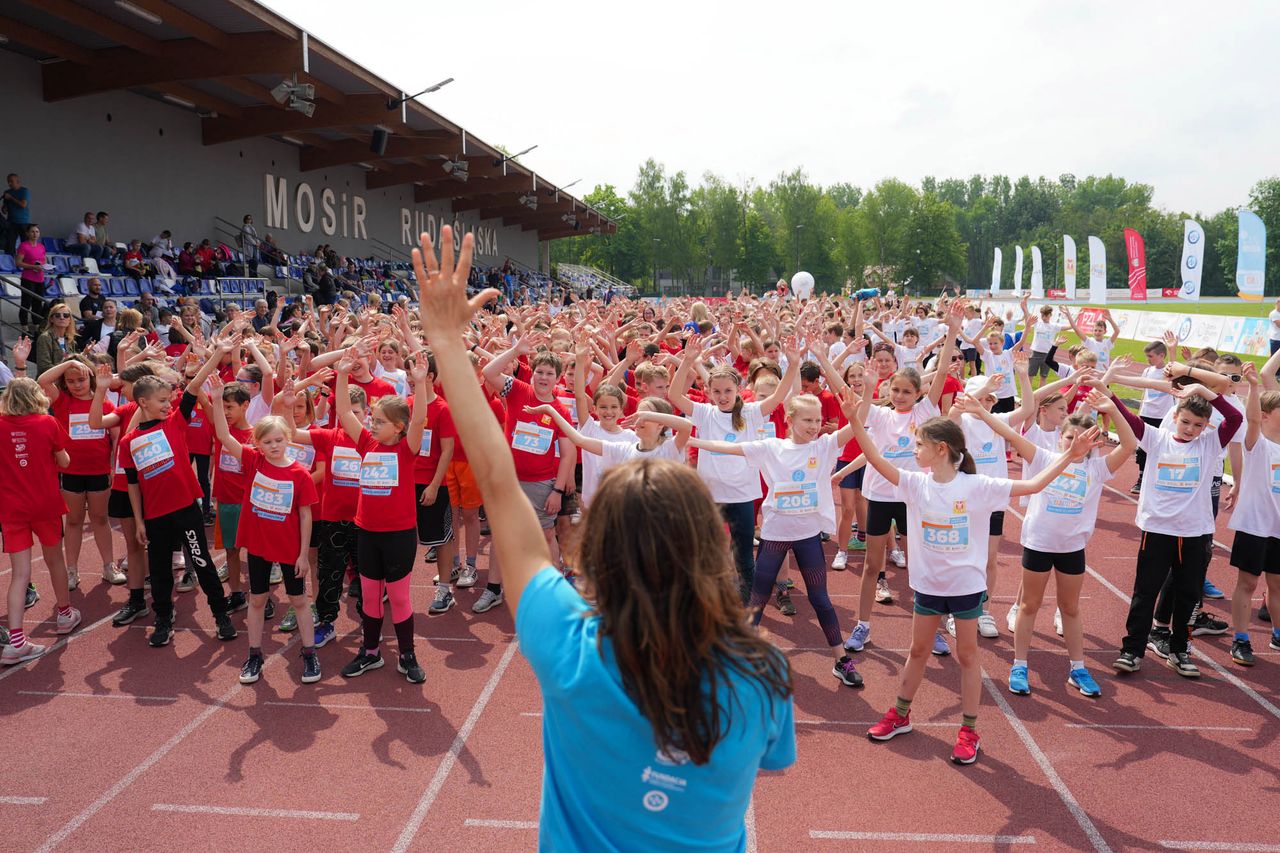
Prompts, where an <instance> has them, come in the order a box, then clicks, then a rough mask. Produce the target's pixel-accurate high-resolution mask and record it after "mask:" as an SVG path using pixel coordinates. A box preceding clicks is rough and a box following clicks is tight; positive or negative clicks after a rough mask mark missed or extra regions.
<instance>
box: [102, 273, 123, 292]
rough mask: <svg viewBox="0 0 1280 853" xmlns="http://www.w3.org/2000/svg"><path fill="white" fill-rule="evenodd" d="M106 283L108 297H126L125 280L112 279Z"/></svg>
mask: <svg viewBox="0 0 1280 853" xmlns="http://www.w3.org/2000/svg"><path fill="white" fill-rule="evenodd" d="M106 283H107V295H108V296H124V294H125V289H124V279H121V278H115V277H112V278H109V279H107V282H106Z"/></svg>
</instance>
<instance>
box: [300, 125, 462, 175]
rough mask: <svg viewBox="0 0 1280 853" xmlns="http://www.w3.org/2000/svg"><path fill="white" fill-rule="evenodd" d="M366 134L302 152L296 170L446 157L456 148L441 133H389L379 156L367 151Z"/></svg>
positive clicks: (450, 137) (449, 139)
mask: <svg viewBox="0 0 1280 853" xmlns="http://www.w3.org/2000/svg"><path fill="white" fill-rule="evenodd" d="M369 144H370V140H369V136H368V134H365V135H364V136H363V138H361V137H357V138H354V139H349V140H343V141H341V142H335V143H334V144H333V145H331V146H330V147H329V149H328V150H327V151H311V150H305V149H304V150H303V152H302V157H301V158H300V161H299V162H300V166H299V169H300V170H301V171H303V172H314V171H315V170H316V169H327V168H329V167H331V166H346V165H350V164H352V163H376V162H378V161H380V160H390V159H394V158H401V157H425V156H439V157H448V156H449V155H450V154H451V153H452V152H453V151H456V150H457V148H458V142H457V138H456V137H453V136H452V135H450V134H445V133H443V132H442V133H441V134H440V135H439V136H433V137H428V138H423V137H422V136H417V137H413V136H400V135H397V134H394V133H393V134H392V135H391V137H390V138H389V139H388V140H387V150H386V153H385V154H383V155H381V156H379V155H377V154H375V153H373V151H372V150H371V149H370V148H369Z"/></svg>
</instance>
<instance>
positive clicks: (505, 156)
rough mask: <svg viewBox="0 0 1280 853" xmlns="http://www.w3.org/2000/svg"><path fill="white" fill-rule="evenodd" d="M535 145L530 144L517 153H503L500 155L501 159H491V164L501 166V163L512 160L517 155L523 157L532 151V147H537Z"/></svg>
mask: <svg viewBox="0 0 1280 853" xmlns="http://www.w3.org/2000/svg"><path fill="white" fill-rule="evenodd" d="M537 147H538V146H536V145H530V146H529V147H528V148H526V149H524V150H523V151H521V152H520V153H519V154H503V155H502V159H501V160H494V161H493V165H494V166H501V165H502V164H503V163H505V162H507V161H508V160H514V159H516V158H517V157H523V156H524V155H525V154H528V153H529V152H530V151H532V150H533V149H535V148H537Z"/></svg>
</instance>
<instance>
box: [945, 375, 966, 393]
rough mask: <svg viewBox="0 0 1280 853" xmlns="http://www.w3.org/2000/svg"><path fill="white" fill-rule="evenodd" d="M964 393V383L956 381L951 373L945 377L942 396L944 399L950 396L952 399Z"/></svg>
mask: <svg viewBox="0 0 1280 853" xmlns="http://www.w3.org/2000/svg"><path fill="white" fill-rule="evenodd" d="M963 393H964V383H963V382H961V381H960V380H959V379H956V378H955V377H954V376H952V375H951V374H950V373H948V374H947V375H946V376H945V377H943V380H942V396H943V397H945V396H947V395H948V394H950V395H952V397H956V396H959V395H960V394H963Z"/></svg>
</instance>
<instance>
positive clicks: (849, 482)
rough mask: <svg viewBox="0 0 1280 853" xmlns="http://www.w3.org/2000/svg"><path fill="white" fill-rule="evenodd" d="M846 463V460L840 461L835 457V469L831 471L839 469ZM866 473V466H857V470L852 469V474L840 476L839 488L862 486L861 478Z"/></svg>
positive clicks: (856, 488) (854, 488) (855, 488)
mask: <svg viewBox="0 0 1280 853" xmlns="http://www.w3.org/2000/svg"><path fill="white" fill-rule="evenodd" d="M850 461H852V460H850ZM848 464H849V463H848V462H842V461H840V460H838V459H837V460H836V470H835V471H832V472H831V473H832V474H834V473H836V471H839V470H840V469H841V468H843V467H844V466H846V465H848ZM866 473H867V466H866V465H863V466H862V467H861V468H859V469H858V470H857V471H854V472H853V473H852V474H845V475H844V476H843V477H841V478H840V488H842V489H849V490H851V491H852V490H860V489H861V488H862V478H863V476H864V475H865V474H866Z"/></svg>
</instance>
